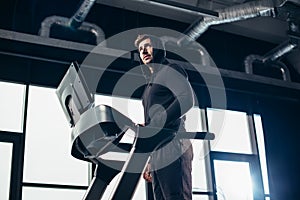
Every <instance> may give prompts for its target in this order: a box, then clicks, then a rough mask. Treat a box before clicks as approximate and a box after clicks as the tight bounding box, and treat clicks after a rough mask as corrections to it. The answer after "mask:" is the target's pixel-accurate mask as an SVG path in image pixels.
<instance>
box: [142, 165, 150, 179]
mask: <svg viewBox="0 0 300 200" xmlns="http://www.w3.org/2000/svg"><path fill="white" fill-rule="evenodd" d="M150 166H151V165H150V164H149V163H148V164H147V166H146V169H145V171H144V173H143V178H144V179H145V180H146V181H147V182H152V176H151V173H150V170H151V168H150Z"/></svg>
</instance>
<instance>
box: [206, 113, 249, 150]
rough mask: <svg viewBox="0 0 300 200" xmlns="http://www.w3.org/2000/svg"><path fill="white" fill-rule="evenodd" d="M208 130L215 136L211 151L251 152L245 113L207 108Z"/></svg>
mask: <svg viewBox="0 0 300 200" xmlns="http://www.w3.org/2000/svg"><path fill="white" fill-rule="evenodd" d="M207 117H208V123H209V131H210V132H213V133H214V134H215V136H216V138H215V140H213V141H211V150H212V151H221V152H233V153H245V154H252V147H251V140H250V133H249V128H248V121H247V114H246V113H244V112H237V111H229V110H219V109H208V110H207Z"/></svg>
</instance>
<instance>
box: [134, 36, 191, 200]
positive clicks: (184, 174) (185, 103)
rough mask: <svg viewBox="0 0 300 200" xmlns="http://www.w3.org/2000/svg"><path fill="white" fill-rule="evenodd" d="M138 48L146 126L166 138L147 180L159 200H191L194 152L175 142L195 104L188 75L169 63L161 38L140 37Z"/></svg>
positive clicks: (183, 142) (187, 143) (153, 158)
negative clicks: (158, 131) (160, 130)
mask: <svg viewBox="0 0 300 200" xmlns="http://www.w3.org/2000/svg"><path fill="white" fill-rule="evenodd" d="M135 46H136V47H137V48H138V51H139V56H140V60H141V62H142V63H143V65H142V71H143V74H144V76H145V78H146V82H147V86H146V88H145V91H144V93H143V96H142V102H143V106H144V114H145V126H151V127H159V128H161V129H163V130H162V131H163V132H165V135H166V140H165V141H160V142H161V143H160V144H159V146H158V148H157V149H156V150H155V151H154V152H153V153H152V155H151V160H150V162H149V164H148V166H147V168H146V171H145V173H144V178H145V179H146V180H147V181H151V182H152V186H153V192H154V197H155V199H156V200H177V199H178V200H183V199H184V200H191V199H192V178H191V170H192V169H191V162H192V159H193V150H192V146H191V143H190V141H189V140H179V139H176V132H177V131H178V130H180V131H184V130H185V129H184V121H185V116H184V114H185V113H186V112H187V111H188V110H189V109H190V108H191V107H192V106H193V103H194V98H193V97H194V96H193V92H192V89H191V85H190V83H189V82H188V79H187V73H186V72H185V70H184V69H183V68H182V67H181V66H179V65H178V64H175V63H169V62H168V61H167V59H166V51H165V49H164V45H163V43H162V41H161V40H160V39H159V38H157V37H155V36H152V35H146V34H145V35H139V36H138V37H137V39H136V41H135ZM164 130H165V131H164ZM150 168H151V169H150Z"/></svg>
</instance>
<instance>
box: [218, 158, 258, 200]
mask: <svg viewBox="0 0 300 200" xmlns="http://www.w3.org/2000/svg"><path fill="white" fill-rule="evenodd" d="M214 168H215V177H216V188H217V196H218V200H226V199H230V200H240V199H247V200H253V190H252V180H251V175H250V166H249V163H248V162H235V161H223V160H214Z"/></svg>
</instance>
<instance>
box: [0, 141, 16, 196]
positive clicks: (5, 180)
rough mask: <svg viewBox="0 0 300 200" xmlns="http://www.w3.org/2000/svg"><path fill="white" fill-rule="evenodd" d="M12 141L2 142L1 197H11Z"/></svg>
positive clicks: (0, 159)
mask: <svg viewBox="0 0 300 200" xmlns="http://www.w3.org/2000/svg"><path fill="white" fill-rule="evenodd" d="M12 148H13V144H12V143H5V142H0V155H1V156H0V163H1V166H0V177H1V178H0V199H3V200H8V199H9V190H10V175H11V163H12Z"/></svg>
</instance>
